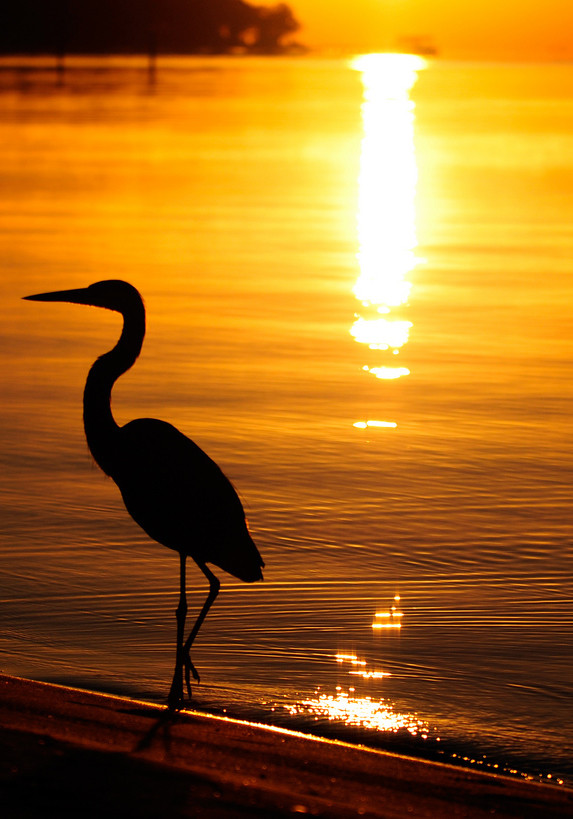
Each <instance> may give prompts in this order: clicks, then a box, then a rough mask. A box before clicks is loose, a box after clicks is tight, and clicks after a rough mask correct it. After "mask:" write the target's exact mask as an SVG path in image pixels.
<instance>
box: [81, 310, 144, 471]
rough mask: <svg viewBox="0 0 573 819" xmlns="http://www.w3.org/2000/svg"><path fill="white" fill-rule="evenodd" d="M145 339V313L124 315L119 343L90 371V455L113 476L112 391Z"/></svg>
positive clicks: (86, 413)
mask: <svg viewBox="0 0 573 819" xmlns="http://www.w3.org/2000/svg"><path fill="white" fill-rule="evenodd" d="M144 336H145V310H144V307H143V304H141V305H140V306H138V308H137V310H133V311H130V313H129V314H128V315H124V320H123V330H122V333H121V336H120V339H119V341H118V342H117V344H116V345H115V347H114V348H113V350H110V351H109V352H108V353H105V354H104V355H102V356H100V358H98V359H97V360H96V361H95V362H94V364H93V365H92V368H91V370H90V371H89V374H88V377H87V381H86V386H85V390H84V427H85V431H86V438H87V442H88V446H89V448H90V451H91V453H92V455H93V457H94V459H95V461H96V463H97V464H98V465H99V466H100V467H101V468H102V469H103V471H104V472H106V473H107V474H108V475H111V474H112V472H113V468H114V463H115V460H116V457H117V456H118V455H119V453H118V451H117V435H118V432H119V426H118V424H117V423H116V422H115V419H114V417H113V414H112V411H111V390H112V387H113V385H114V383H115V382H116V381H117V379H118V378H119V376H120V375H122V374H123V373H124V372H126V371H127V370H129V368H130V367H131V366H132V365H133V363H134V362H135V360H136V359H137V356H138V355H139V353H140V351H141V345H142V344H143V337H144Z"/></svg>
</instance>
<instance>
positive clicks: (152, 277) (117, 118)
mask: <svg viewBox="0 0 573 819" xmlns="http://www.w3.org/2000/svg"><path fill="white" fill-rule="evenodd" d="M0 68H1V70H0V98H1V100H2V106H1V111H2V113H1V114H0V117H1V120H0V122H1V130H2V136H3V138H2V142H1V146H0V164H1V167H2V179H3V186H2V189H1V191H0V219H1V230H0V247H1V253H2V258H3V272H2V276H1V278H0V292H1V300H0V319H1V320H0V334H1V337H2V342H3V343H2V345H1V347H0V356H1V357H2V362H1V363H2V366H1V367H0V382H1V383H0V386H1V394H2V396H3V399H2V405H1V408H0V412H1V421H0V457H1V458H2V470H1V473H0V503H1V505H2V517H1V523H0V526H1V533H2V539H1V544H0V567H1V571H0V598H1V600H2V622H3V628H2V634H1V635H0V646H1V649H2V657H3V659H2V669H3V670H4V671H5V672H7V673H11V674H17V675H21V676H28V677H32V678H36V679H45V680H52V681H59V682H64V683H69V684H73V685H77V686H79V687H87V688H93V689H98V690H107V691H110V692H116V693H127V694H130V695H132V696H135V697H138V698H141V699H150V700H154V701H161V700H162V699H164V698H165V696H166V694H167V690H168V685H169V680H170V675H171V673H172V664H173V660H174V638H175V623H174V616H173V612H174V609H175V607H176V605H177V593H178V582H177V572H178V560H177V556H176V555H175V554H174V553H170V552H169V551H168V550H166V549H163V548H159V547H158V546H157V545H156V544H154V543H152V542H151V541H149V540H148V539H147V538H146V536H145V535H144V534H143V533H142V532H141V531H140V530H139V529H138V528H137V526H136V525H135V524H134V523H133V522H132V521H131V520H130V519H129V517H128V516H127V514H126V512H125V510H124V508H123V505H122V502H121V498H120V496H119V493H118V492H117V489H116V487H115V486H114V484H113V483H112V482H111V481H108V480H106V479H105V478H104V477H103V475H102V474H101V473H100V472H99V471H98V469H97V468H96V467H95V466H94V465H93V463H92V462H91V459H90V456H89V454H88V452H87V447H86V444H85V439H84V434H83V429H82V417H81V398H82V389H83V383H84V380H85V376H86V373H87V370H88V368H89V365H90V363H91V362H92V361H93V360H94V359H95V358H96V357H97V356H98V355H100V354H101V353H103V352H105V351H106V350H107V349H109V348H110V347H111V346H112V345H113V344H114V342H115V340H116V338H117V336H118V333H119V330H120V324H119V319H118V318H117V316H114V315H113V314H111V313H108V312H107V311H99V310H95V309H88V308H82V307H79V306H72V305H56V304H49V305H48V304H33V303H28V302H23V301H21V297H22V296H25V295H28V294H31V293H36V292H42V291H47V290H56V289H63V288H70V287H81V286H85V285H87V284H90V283H91V282H94V281H97V280H98V279H104V278H123V279H126V280H128V281H130V282H131V283H132V284H134V285H135V286H136V287H138V289H139V290H140V291H141V293H142V295H143V296H144V299H145V301H146V305H147V311H148V332H147V337H146V341H145V344H144V348H143V352H142V355H141V358H140V360H139V361H138V362H137V364H136V365H135V367H134V368H133V370H131V371H130V372H129V373H128V374H126V375H125V376H123V377H122V378H121V379H120V381H119V382H118V384H117V385H116V387H115V390H114V412H115V414H116V417H117V419H118V421H119V422H120V423H125V422H127V421H128V420H130V419H131V418H134V417H146V416H147V417H160V418H163V419H165V420H168V421H171V422H172V423H174V424H175V425H176V426H177V427H178V428H179V429H181V430H182V431H183V432H185V433H186V434H187V435H189V436H190V437H192V438H193V439H194V440H195V441H196V442H197V443H198V444H199V445H200V446H201V447H202V448H204V449H205V450H206V451H207V452H208V453H209V454H210V455H211V456H212V457H213V458H214V459H215V460H216V461H217V462H218V463H219V464H220V465H221V467H222V468H223V469H224V471H225V472H226V473H227V474H228V475H229V477H230V478H231V479H232V480H233V482H234V484H235V485H236V487H237V489H238V491H239V493H240V495H241V497H242V499H243V501H244V505H245V508H246V511H247V517H248V519H249V523H250V527H251V530H252V534H253V537H254V539H255V541H256V542H257V544H258V545H259V547H260V550H261V552H262V554H263V557H264V560H265V563H266V567H265V581H264V583H262V584H254V585H247V584H242V583H240V582H238V581H235V580H234V579H233V578H227V577H226V576H221V580H222V583H223V586H222V592H221V595H220V598H219V599H218V601H217V603H216V604H215V606H214V608H213V610H212V611H211V613H210V614H209V616H208V618H207V620H206V622H205V624H204V626H203V628H202V630H201V632H200V635H199V638H198V640H197V643H196V646H195V649H194V654H193V657H194V662H195V664H196V665H197V667H198V669H199V671H200V673H201V678H202V681H201V685H199V686H195V687H194V697H195V700H194V703H193V705H194V706H196V707H198V708H205V709H211V710H218V711H222V710H224V709H226V712H227V713H232V714H237V715H239V716H244V717H248V718H254V719H260V720H262V721H268V722H275V723H279V724H285V725H288V726H289V727H293V728H296V727H300V728H302V729H304V730H312V731H315V732H319V733H320V732H323V733H328V734H329V735H336V736H340V737H341V738H344V739H350V740H351V741H354V742H361V743H366V744H374V745H379V746H382V747H390V748H396V749H397V750H401V751H406V752H408V753H414V754H417V755H422V756H430V757H432V758H439V759H443V760H444V761H447V762H454V763H458V762H459V763H460V764H466V765H470V766H472V767H477V766H479V767H482V768H483V769H484V770H493V771H505V772H507V773H509V772H515V773H516V774H517V775H521V776H525V777H533V778H535V779H542V780H543V781H550V782H563V783H565V784H567V785H569V786H571V785H572V784H573V767H572V764H571V759H573V746H572V743H571V738H570V728H569V726H570V725H571V722H572V719H573V705H572V702H573V699H572V694H573V690H572V689H573V678H572V673H571V649H572V645H573V640H572V637H573V585H572V584H573V581H572V575H573V573H572V568H573V566H572V564H573V549H572V546H571V508H572V504H571V501H572V497H571V495H572V492H571V486H572V458H571V455H572V441H571V433H570V428H571V408H572V406H573V404H572V397H573V396H572V387H571V378H570V367H571V358H572V353H573V345H572V343H571V330H570V313H571V306H572V304H573V280H572V277H571V259H572V257H573V253H572V249H573V233H572V231H571V224H573V199H572V197H571V190H573V137H572V134H573V67H572V66H570V65H527V66H525V65H520V66H518V65H477V64H476V65H473V64H472V65H470V64H462V63H458V64H454V63H447V62H426V63H423V62H422V61H420V60H419V59H418V58H408V57H407V56H405V55H401V56H399V57H395V58H394V59H393V60H392V58H389V57H386V58H370V59H366V60H365V59H362V60H353V61H349V60H322V59H275V60H270V59H262V58H261V59H240V60H239V59H227V58H213V59H189V60H164V61H163V62H162V61H161V60H160V61H159V70H158V72H157V75H156V76H155V78H154V81H153V82H150V78H149V77H148V75H147V73H146V68H145V65H144V64H143V63H141V64H138V63H137V61H122V62H118V61H100V62H98V63H94V62H89V61H78V62H77V63H76V64H75V65H74V66H73V67H72V69H71V70H70V71H68V72H67V73H66V74H65V75H64V76H63V77H58V75H57V74H56V72H54V71H53V66H52V65H51V63H50V62H49V61H46V62H45V63H42V64H39V63H35V64H33V65H29V64H28V65H27V66H26V67H22V66H21V65H16V64H14V62H10V63H8V62H4V63H2V64H0ZM189 575H190V576H189V591H190V602H191V603H192V605H193V604H194V605H195V606H196V608H197V609H198V608H199V607H200V605H201V603H202V600H203V598H204V596H205V595H206V591H207V590H206V587H205V586H206V584H205V582H204V579H203V578H202V575H200V573H199V572H194V571H193V569H192V567H190V570H189Z"/></svg>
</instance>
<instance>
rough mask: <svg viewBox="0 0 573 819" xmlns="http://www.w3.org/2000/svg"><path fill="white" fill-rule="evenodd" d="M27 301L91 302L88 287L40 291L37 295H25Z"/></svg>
mask: <svg viewBox="0 0 573 819" xmlns="http://www.w3.org/2000/svg"><path fill="white" fill-rule="evenodd" d="M23 298H24V299H26V301H65V302H68V303H69V304H90V303H91V302H90V297H89V294H88V290H87V287H80V288H79V289H78V290H56V291H54V292H53V293H38V294H37V295H35V296H24V297H23Z"/></svg>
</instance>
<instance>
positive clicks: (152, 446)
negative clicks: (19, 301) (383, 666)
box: [27, 281, 264, 707]
mask: <svg viewBox="0 0 573 819" xmlns="http://www.w3.org/2000/svg"><path fill="white" fill-rule="evenodd" d="M27 298H28V299H30V300H33V301H65V302H72V303H75V304H91V305H93V306H96V307H104V308H107V309H110V310H116V311H117V312H119V313H121V314H122V315H123V318H124V325H123V330H122V333H121V337H120V339H119V341H118V343H117V344H116V345H115V347H114V348H113V349H112V350H110V351H109V352H108V353H105V354H104V355H102V356H101V357H100V358H98V359H97V360H96V361H95V362H94V364H93V366H92V368H91V369H90V372H89V374H88V378H87V381H86V387H85V391H84V426H85V431H86V438H87V442H88V446H89V448H90V451H91V453H92V455H93V457H94V459H95V460H96V462H97V463H98V465H99V466H100V467H101V469H102V470H103V471H104V472H105V473H106V474H107V475H109V476H110V477H111V478H112V479H113V480H114V481H115V483H116V484H117V486H118V487H119V490H120V492H121V495H122V497H123V500H124V503H125V506H126V508H127V511H128V512H129V514H130V515H131V516H132V518H133V519H134V520H135V521H136V522H137V523H138V524H139V525H140V526H141V528H142V529H143V530H144V531H145V532H147V534H148V535H149V536H150V537H151V538H153V539H154V540H156V541H157V542H159V543H161V544H163V545H164V546H167V547H168V548H169V549H173V550H174V551H176V552H178V553H179V555H180V567H181V574H180V602H179V607H178V609H177V625H178V628H177V661H176V667H175V675H174V679H173V684H172V686H171V693H170V697H169V702H170V705H172V706H173V707H179V706H180V704H181V702H182V699H183V683H182V675H183V670H184V671H185V677H186V681H187V687H188V690H189V692H190V684H189V675H190V673H192V674H193V675H194V677H195V678H196V679H197V680H198V679H199V676H198V674H197V672H196V671H195V668H194V666H193V664H192V663H191V660H190V657H189V650H190V647H191V644H192V642H193V640H194V638H195V636H196V635H197V632H198V631H199V628H200V626H201V624H202V622H203V620H204V618H205V616H206V614H207V612H208V610H209V608H210V606H211V605H212V603H213V601H214V599H215V597H216V596H217V593H218V590H219V581H218V580H217V578H216V577H215V575H213V573H212V572H211V571H210V570H209V569H208V568H207V565H206V564H207V563H212V564H214V565H215V566H218V567H219V568H220V569H224V570H225V571H226V572H228V573H229V574H232V575H234V576H235V577H237V578H239V579H240V580H244V581H246V582H254V581H256V580H261V579H262V572H261V568H262V566H263V565H264V564H263V561H262V559H261V556H260V554H259V552H258V549H257V547H256V546H255V544H254V543H253V541H252V539H251V536H250V534H249V531H248V528H247V523H246V520H245V514H244V511H243V507H242V505H241V502H240V500H239V498H238V496H237V493H236V492H235V490H234V488H233V486H232V484H231V483H230V481H229V480H228V479H227V478H226V477H225V475H224V474H223V472H222V471H221V470H220V469H219V467H218V466H217V464H216V463H215V462H214V461H212V460H211V458H209V456H208V455H206V454H205V453H204V452H203V450H202V449H200V448H199V447H198V446H197V445H196V444H195V443H193V441H191V440H190V439H189V438H187V437H186V436H185V435H183V434H182V433H181V432H179V430H177V429H176V428H175V427H174V426H172V425H171V424H168V423H165V422H164V421H158V420H156V419H154V418H139V419H137V420H135V421H130V422H129V423H128V424H125V426H123V427H120V426H119V425H118V424H117V423H116V421H115V419H114V417H113V414H112V411H111V391H112V387H113V385H114V383H115V381H116V380H117V379H118V378H119V376H120V375H122V373H124V372H126V370H128V369H129V368H130V367H131V366H132V365H133V363H134V362H135V360H136V359H137V356H138V355H139V352H140V350H141V345H142V343H143V338H144V336H145V309H144V306H143V302H142V300H141V296H140V295H139V293H138V292H137V290H136V289H135V288H134V287H132V286H131V285H129V284H127V283H126V282H121V281H106V282H98V283H97V284H94V285H91V286H90V287H87V288H85V289H81V290H67V291H60V292H56V293H43V294H39V295H37V296H28V297H27ZM188 556H189V557H191V558H193V560H194V561H195V562H196V563H197V565H198V566H199V568H200V569H201V570H202V571H203V573H204V574H205V576H206V577H207V578H208V580H209V583H210V592H209V595H208V597H207V600H206V601H205V604H204V606H203V609H202V610H201V613H200V614H199V617H198V618H197V620H196V622H195V625H194V627H193V629H192V631H191V634H190V635H189V637H188V638H187V640H186V641H185V642H184V636H183V635H184V632H183V629H184V623H185V614H186V611H187V603H186V594H185V561H186V558H187V557H188Z"/></svg>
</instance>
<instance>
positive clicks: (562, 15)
mask: <svg viewBox="0 0 573 819" xmlns="http://www.w3.org/2000/svg"><path fill="white" fill-rule="evenodd" d="M287 1H288V2H289V5H290V6H291V8H292V9H293V11H294V12H295V14H296V16H297V18H298V19H299V21H300V22H301V23H302V25H303V31H302V32H300V34H299V39H300V40H301V41H302V42H304V43H305V44H307V45H310V46H312V47H333V48H338V47H340V48H350V49H352V50H358V51H361V50H365V51H372V50H374V51H376V50H380V49H383V48H385V47H391V45H392V44H393V43H395V42H396V39H397V38H398V37H400V36H408V35H426V36H429V37H431V38H432V39H433V41H434V43H435V44H436V46H437V47H438V49H439V51H440V53H442V54H443V56H445V57H458V56H466V57H485V58H487V57H507V58H509V57H517V58H521V59H523V58H532V59H535V58H540V57H542V58H547V57H550V58H567V57H568V58H573V0H287ZM385 32H387V38H386V40H385V34H384V33H385Z"/></svg>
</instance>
